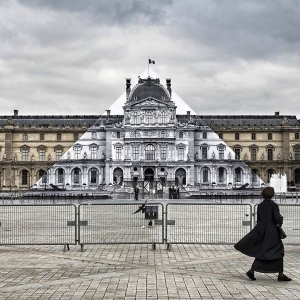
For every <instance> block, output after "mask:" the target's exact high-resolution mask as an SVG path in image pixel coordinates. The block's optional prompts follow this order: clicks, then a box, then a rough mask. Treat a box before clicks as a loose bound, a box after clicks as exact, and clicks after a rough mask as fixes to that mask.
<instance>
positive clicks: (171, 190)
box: [169, 185, 174, 199]
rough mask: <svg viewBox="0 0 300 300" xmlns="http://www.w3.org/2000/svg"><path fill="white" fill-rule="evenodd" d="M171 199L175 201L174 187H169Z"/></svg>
mask: <svg viewBox="0 0 300 300" xmlns="http://www.w3.org/2000/svg"><path fill="white" fill-rule="evenodd" d="M169 199H174V186H173V185H171V186H170V187H169Z"/></svg>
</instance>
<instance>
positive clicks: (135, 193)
mask: <svg viewBox="0 0 300 300" xmlns="http://www.w3.org/2000/svg"><path fill="white" fill-rule="evenodd" d="M133 191H134V200H139V192H140V189H139V188H138V187H137V186H136V187H135V188H134V189H133Z"/></svg>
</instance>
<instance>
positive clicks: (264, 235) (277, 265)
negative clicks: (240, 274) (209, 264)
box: [234, 187, 291, 281]
mask: <svg viewBox="0 0 300 300" xmlns="http://www.w3.org/2000/svg"><path fill="white" fill-rule="evenodd" d="M261 196H262V198H263V199H264V200H263V202H261V203H260V204H259V205H258V207H257V225H256V226H255V227H254V228H253V229H252V230H251V231H250V232H249V233H248V234H246V235H245V236H244V237H243V238H242V239H241V240H240V241H239V242H238V243H236V244H235V245H234V248H235V249H236V250H238V251H240V252H242V253H243V254H245V255H248V256H250V257H255V260H254V262H253V264H252V267H251V269H250V270H249V271H248V272H247V273H246V275H247V277H249V278H250V279H251V280H256V278H255V276H254V272H262V273H279V275H278V281H291V278H289V277H287V276H286V275H284V274H283V256H284V246H283V243H282V240H281V237H280V234H279V231H278V228H277V227H281V226H282V223H283V217H282V216H281V214H280V211H279V207H278V205H277V203H275V202H274V201H273V200H272V198H273V197H274V188H272V187H266V188H264V189H263V190H262V192H261Z"/></svg>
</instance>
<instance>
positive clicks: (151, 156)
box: [145, 144, 155, 160]
mask: <svg viewBox="0 0 300 300" xmlns="http://www.w3.org/2000/svg"><path fill="white" fill-rule="evenodd" d="M145 160H155V147H154V146H153V145H151V144H150V145H148V146H146V148H145Z"/></svg>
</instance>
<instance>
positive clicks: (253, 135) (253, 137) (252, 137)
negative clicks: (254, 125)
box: [251, 133, 256, 141]
mask: <svg viewBox="0 0 300 300" xmlns="http://www.w3.org/2000/svg"><path fill="white" fill-rule="evenodd" d="M251 140H252V141H254V140H256V133H251Z"/></svg>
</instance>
